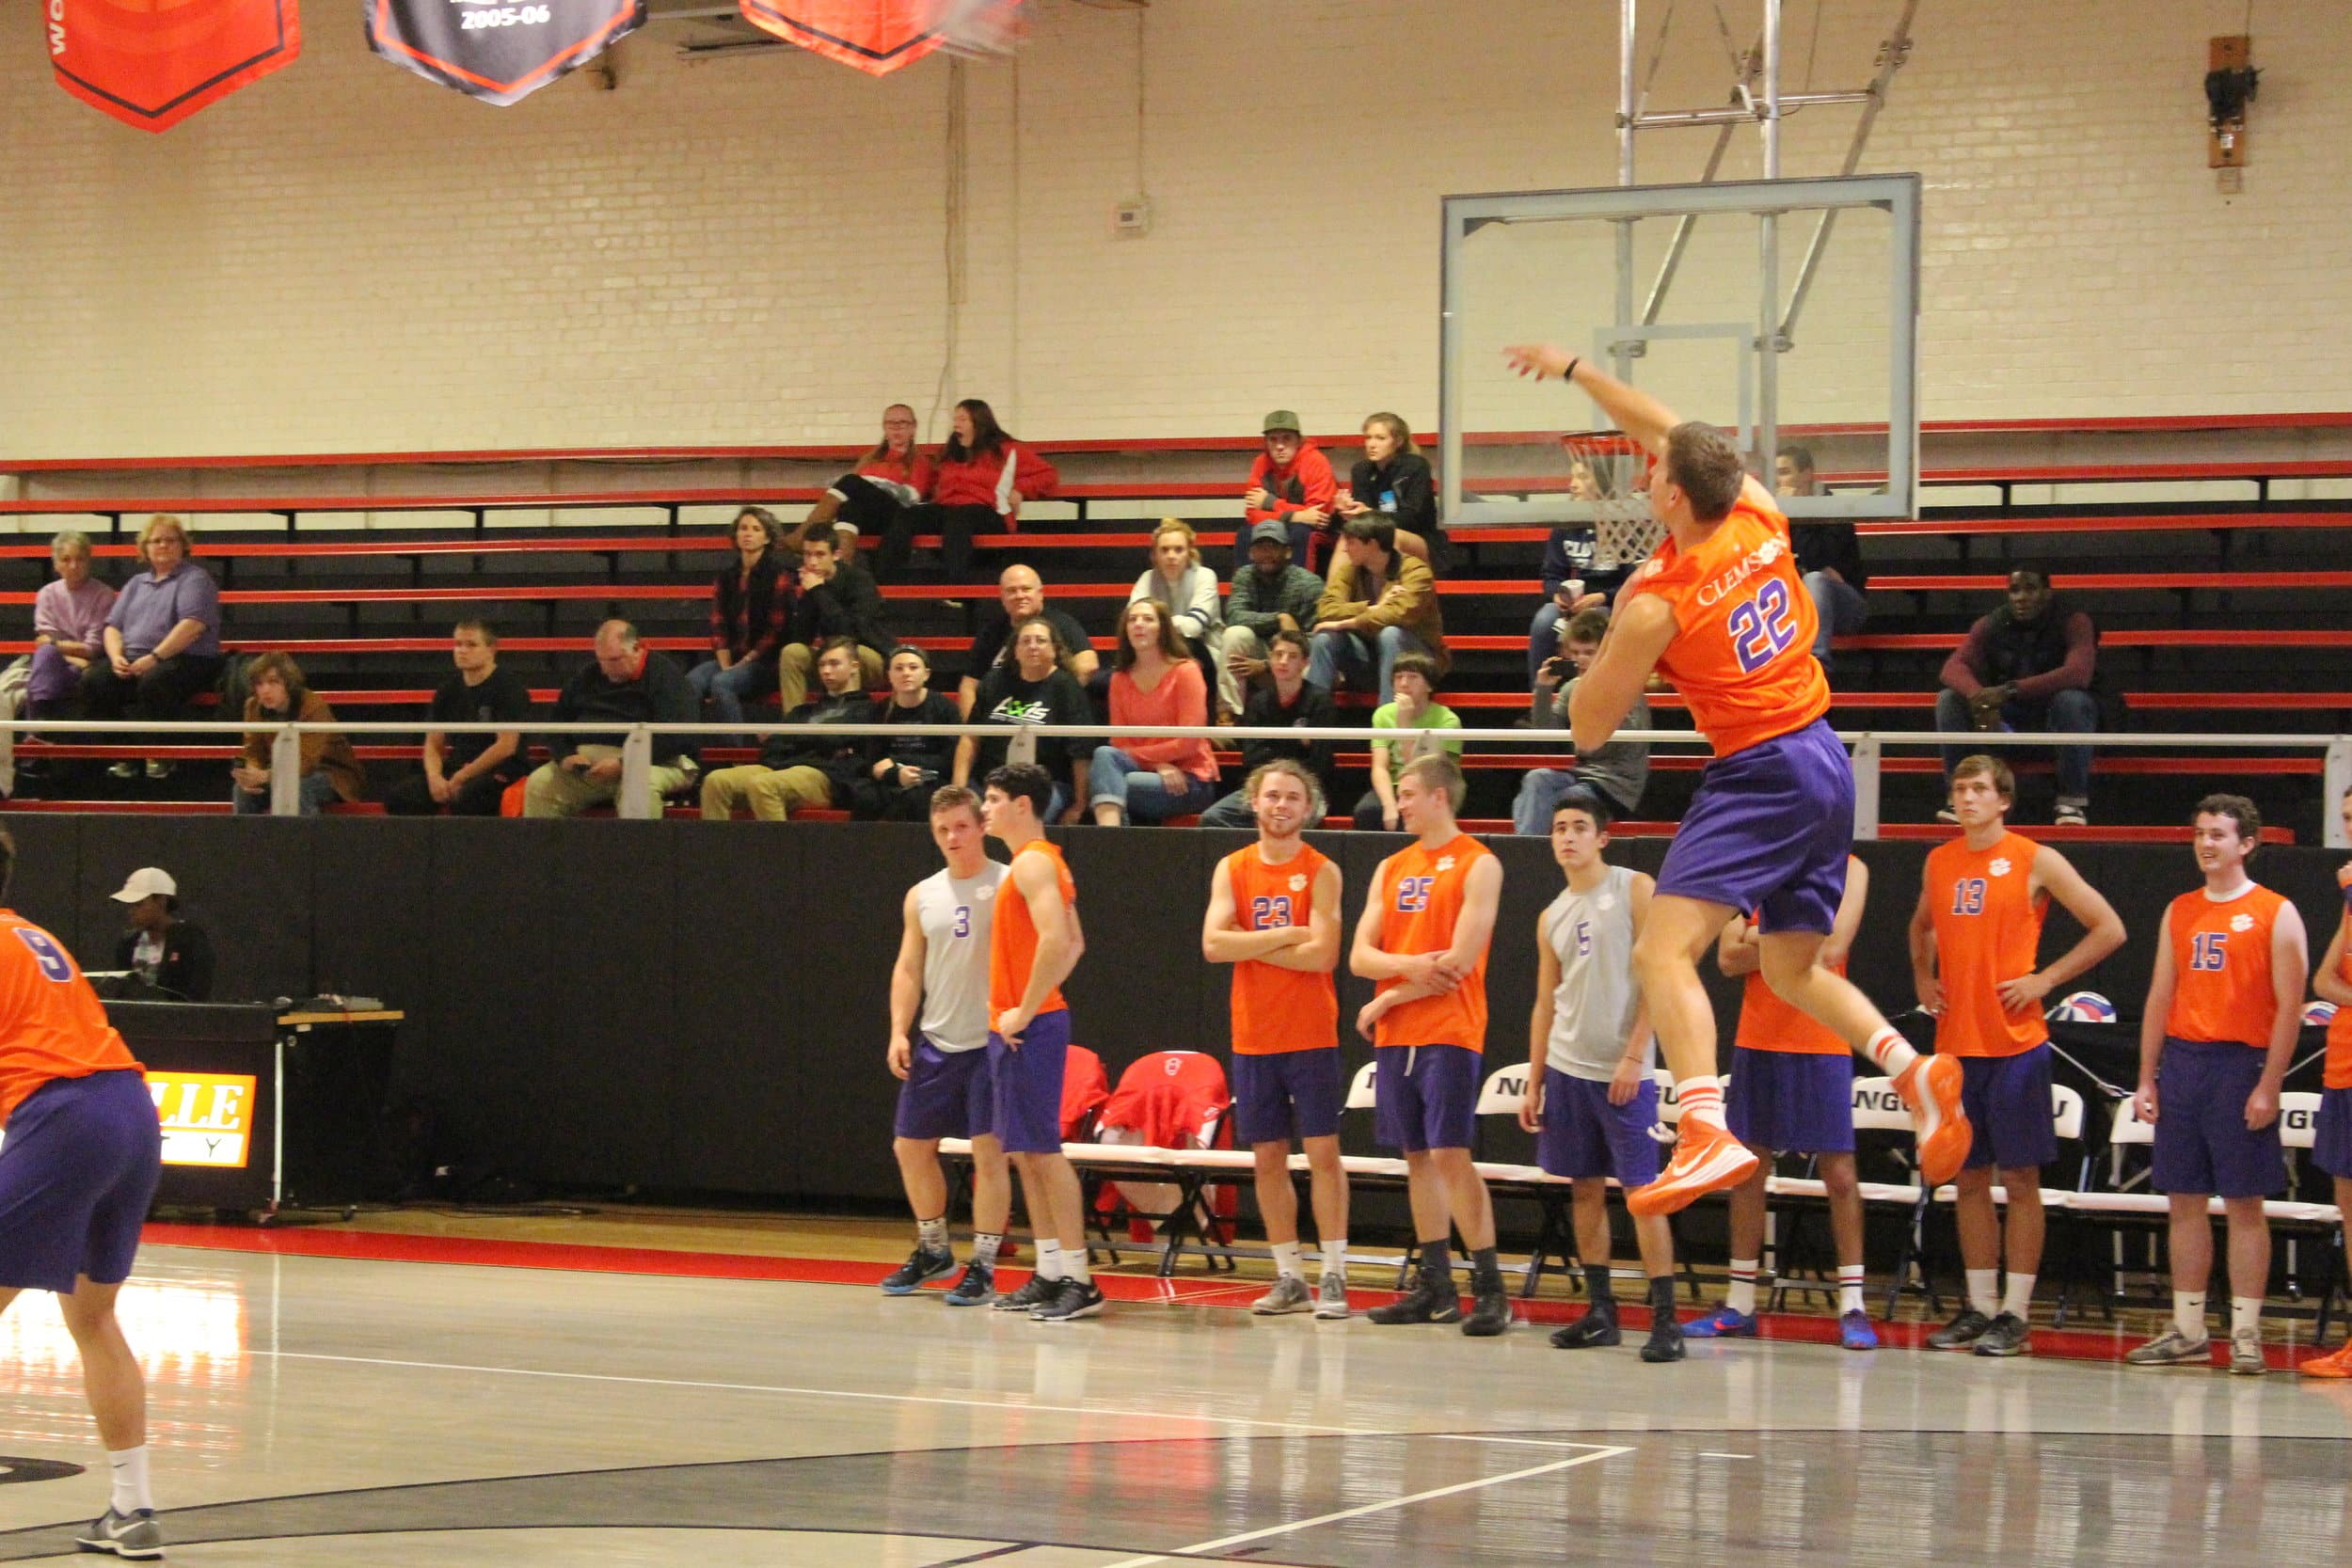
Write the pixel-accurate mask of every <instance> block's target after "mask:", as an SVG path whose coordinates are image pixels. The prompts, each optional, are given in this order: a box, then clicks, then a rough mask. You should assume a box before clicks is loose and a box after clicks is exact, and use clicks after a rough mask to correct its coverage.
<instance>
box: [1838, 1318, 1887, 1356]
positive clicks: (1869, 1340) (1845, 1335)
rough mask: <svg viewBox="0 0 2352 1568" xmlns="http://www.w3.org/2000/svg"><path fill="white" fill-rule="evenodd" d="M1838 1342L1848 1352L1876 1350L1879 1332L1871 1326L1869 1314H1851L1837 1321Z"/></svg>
mask: <svg viewBox="0 0 2352 1568" xmlns="http://www.w3.org/2000/svg"><path fill="white" fill-rule="evenodd" d="M1837 1342H1838V1343H1839V1344H1841V1345H1843V1346H1845V1347H1846V1348H1847V1349H1848V1350H1876V1349H1878V1348H1879V1331H1878V1330H1877V1329H1875V1328H1872V1327H1871V1326H1870V1314H1869V1313H1867V1312H1849V1313H1847V1314H1845V1315H1844V1316H1843V1317H1841V1318H1839V1319H1838V1320H1837Z"/></svg>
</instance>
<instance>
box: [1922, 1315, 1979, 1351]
mask: <svg viewBox="0 0 2352 1568" xmlns="http://www.w3.org/2000/svg"><path fill="white" fill-rule="evenodd" d="M1992 1326H1993V1320H1992V1319H1991V1318H1988V1317H1986V1316H1985V1315H1984V1314H1983V1313H1981V1312H1979V1311H1978V1310H1977V1309H1976V1308H1975V1307H1962V1308H1961V1309H1960V1316H1959V1317H1957V1318H1954V1319H1953V1320H1952V1321H1951V1322H1950V1323H1946V1324H1945V1325H1944V1326H1943V1327H1942V1328H1939V1329H1937V1330H1936V1331H1935V1332H1934V1333H1932V1334H1931V1335H1929V1336H1928V1349H1930V1350H1966V1349H1967V1348H1968V1347H1969V1346H1971V1345H1973V1344H1975V1343H1976V1342H1977V1341H1978V1340H1979V1339H1981V1338H1984V1331H1985V1330H1986V1329H1988V1328H1991V1327H1992Z"/></svg>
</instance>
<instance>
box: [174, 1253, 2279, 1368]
mask: <svg viewBox="0 0 2352 1568" xmlns="http://www.w3.org/2000/svg"><path fill="white" fill-rule="evenodd" d="M140 1239H141V1241H143V1242H144V1243H147V1244H149V1245H151V1246H183V1247H201V1248H206V1249H209V1250H211V1251H215V1252H254V1253H266V1254H270V1255H274V1256H278V1257H300V1258H342V1259H357V1260H361V1261H368V1262H385V1263H459V1264H468V1265H471V1266H474V1267H478V1268H505V1269H558V1270H566V1271H570V1272H574V1273H581V1274H644V1275H669V1276H672V1277H676V1278H692V1279H757V1280H777V1281H786V1282H789V1283H793V1284H802V1285H860V1286H866V1287H871V1286H873V1285H876V1284H879V1283H880V1282H881V1280H882V1276H883V1275H886V1274H888V1273H890V1271H891V1269H892V1267H893V1266H894V1265H892V1264H888V1263H860V1262H851V1261H847V1260H844V1259H832V1258H780V1257H779V1258H771V1257H762V1256H759V1255H756V1254H752V1253H731V1252H684V1251H679V1250H676V1249H674V1248H667V1247H625V1246H583V1245H579V1244H576V1243H568V1242H513V1241H489V1240H486V1239H484V1238H480V1237H470V1236H412V1235H405V1234H401V1233H396V1232H392V1231H382V1230H328V1229H323V1228H317V1227H294V1228H288V1229H266V1228H253V1229H244V1228H229V1227H218V1226H206V1225H163V1224H151V1225H149V1226H147V1227H145V1229H144V1230H143V1231H142V1232H141V1233H140ZM1026 1277H1027V1275H1025V1274H1024V1273H1022V1272H1021V1271H1018V1270H1013V1269H1007V1270H1005V1271H1004V1279H1005V1283H1006V1284H1007V1285H1008V1286H1015V1285H1017V1282H1018V1281H1019V1280H1022V1279H1025V1278H1026ZM1094 1277H1095V1282H1096V1283H1097V1284H1099V1285H1100V1286H1102V1288H1103V1293H1104V1295H1106V1296H1108V1297H1110V1298H1111V1299H1112V1300H1114V1301H1122V1302H1163V1303H1165V1302H1174V1303H1176V1304H1180V1305H1183V1306H1187V1307H1221V1308H1225V1309H1228V1310H1242V1311H1246V1310H1248V1306H1249V1303H1250V1302H1251V1301H1252V1300H1253V1299H1255V1297H1256V1296H1257V1295H1259V1294H1260V1293H1262V1292H1263V1290H1264V1288H1265V1287H1264V1284H1263V1281H1252V1282H1249V1283H1246V1284H1243V1283H1232V1282H1228V1281H1225V1280H1222V1279H1215V1278H1208V1279H1203V1278H1194V1277H1180V1278H1176V1279H1162V1278H1159V1277H1157V1276H1156V1275H1141V1276H1138V1275H1118V1274H1102V1273H1098V1274H1097V1275H1095V1276H1094ZM945 1291H946V1283H945V1282H943V1283H942V1284H941V1285H940V1286H938V1287H937V1288H936V1289H934V1290H927V1291H925V1292H923V1293H925V1294H944V1293H945ZM1226 1298H1230V1299H1226ZM1347 1299H1348V1302H1349V1304H1350V1305H1351V1306H1353V1307H1355V1308H1356V1310H1357V1311H1358V1312H1359V1313H1361V1312H1362V1311H1363V1310H1364V1309H1365V1308H1367V1307H1377V1306H1379V1305H1381V1304H1382V1303H1383V1302H1389V1301H1393V1300H1395V1299H1396V1293H1395V1292H1394V1291H1368V1290H1352V1291H1349V1292H1348V1294H1347ZM1512 1307H1513V1310H1514V1312H1515V1313H1516V1314H1517V1315H1518V1320H1519V1321H1520V1322H1521V1323H1527V1324H1530V1325H1532V1326H1534V1327H1550V1326H1553V1325H1556V1324H1559V1323H1568V1322H1570V1321H1571V1320H1573V1319H1575V1318H1577V1317H1579V1316H1581V1314H1582V1312H1583V1309H1584V1308H1583V1304H1582V1303H1581V1302H1579V1301H1557V1300H1553V1301H1520V1300H1518V1299H1517V1298H1516V1297H1515V1298H1514V1299H1513V1302H1512ZM1618 1313H1619V1316H1620V1317H1621V1318H1622V1319H1623V1321H1624V1323H1625V1326H1626V1330H1627V1334H1628V1338H1631V1336H1632V1335H1633V1333H1634V1332H1635V1331H1637V1330H1638V1331H1641V1332H1647V1330H1648V1328H1649V1309H1648V1308H1647V1307H1643V1306H1640V1305H1638V1304H1636V1303H1633V1302H1629V1301H1622V1300H1621V1301H1620V1304H1619V1307H1618ZM1758 1322H1759V1323H1761V1325H1762V1333H1761V1335H1760V1336H1759V1338H1761V1339H1764V1340H1767V1341H1772V1340H1778V1341H1784V1342H1788V1343H1794V1344H1817V1345H1818V1344H1829V1345H1834V1344H1836V1343H1837V1338H1838V1329H1837V1320H1836V1319H1835V1318H1826V1317H1816V1316H1812V1315H1809V1314H1803V1313H1793V1312H1774V1313H1764V1314H1761V1315H1760V1316H1759V1318H1758ZM1871 1326H1872V1327H1874V1328H1876V1329H1877V1330H1878V1335H1879V1342H1880V1345H1881V1348H1883V1349H1885V1350H1903V1351H1910V1350H1917V1349H1919V1348H1920V1346H1921V1343H1922V1341H1924V1340H1925V1339H1926V1338H1927V1336H1928V1335H1929V1334H1931V1333H1932V1332H1933V1331H1934V1330H1935V1329H1936V1328H1937V1327H1938V1326H1940V1325H1938V1324H1935V1323H1880V1322H1878V1321H1876V1320H1873V1321H1872V1324H1871ZM1442 1331H1443V1332H1449V1333H1450V1332H1453V1331H1452V1330H1450V1329H1447V1330H1442ZM1424 1332H1428V1331H1426V1330H1424ZM2136 1342H2137V1340H2136V1339H2135V1338H2133V1337H2131V1336H2127V1335H2126V1334H2124V1333H2123V1332H2122V1330H2121V1329H2117V1330H2114V1331H2111V1332H2109V1333H2105V1334H2099V1333H2090V1332H2086V1331H2083V1330H2079V1329H2054V1328H2037V1329H2035V1330H2034V1336H2033V1354H2036V1355H2042V1356H2051V1357H2056V1358H2058V1359H2060V1360H2067V1361H2121V1360H2122V1358H2123V1354H2124V1353H2125V1352H2126V1351H2128V1350H2130V1349H2131V1348H2132V1346H2133V1345H2134V1344H2135V1343H2136ZM1692 1343H1693V1344H1694V1345H1697V1344H1698V1343H1699V1341H1695V1340H1694V1341H1692ZM1740 1343H1741V1341H1738V1340H1731V1341H1726V1344H1727V1345H1729V1346H1731V1347H1734V1348H1735V1349H1736V1347H1737V1346H1738V1345H1740ZM2266 1354H2268V1355H2269V1358H2270V1364H2271V1365H2272V1366H2274V1367H2279V1368H2291V1367H2293V1366H2295V1365H2296V1363H2297V1362H2298V1361H2301V1360H2303V1359H2305V1358H2307V1357H2310V1356H2312V1355H2315V1354H2319V1352H2318V1351H2317V1349H2316V1348H2315V1347H2312V1346H2305V1345H2293V1346H2290V1345H2272V1346H2270V1347H2269V1348H2268V1351H2267V1353H2266Z"/></svg>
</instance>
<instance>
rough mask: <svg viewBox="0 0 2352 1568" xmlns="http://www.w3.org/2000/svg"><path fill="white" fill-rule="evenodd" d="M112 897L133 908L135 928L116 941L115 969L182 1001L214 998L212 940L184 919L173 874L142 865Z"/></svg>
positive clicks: (200, 929)
mask: <svg viewBox="0 0 2352 1568" xmlns="http://www.w3.org/2000/svg"><path fill="white" fill-rule="evenodd" d="M109 896H110V897H112V898H113V899H114V901H115V902H116V903H118V904H127V905H129V906H130V908H129V909H128V910H127V911H125V912H126V913H127V914H128V915H129V916H130V919H131V928H130V929H129V930H127V931H125V932H123V933H122V939H121V940H120V941H119V942H116V943H115V967H116V968H117V969H124V970H130V971H131V972H133V973H134V974H137V975H139V976H140V977H141V978H142V979H144V980H146V981H147V983H148V984H149V985H151V986H153V987H154V988H155V989H156V990H160V991H163V992H164V993H165V994H167V995H168V996H172V997H175V998H177V999H178V1000H180V1001H183V1002H209V1001H211V1000H212V997H213V941H212V938H210V937H208V936H206V935H205V934H204V928H203V927H201V926H198V925H195V924H194V923H192V922H190V921H185V920H183V919H181V918H180V884H179V883H178V882H176V881H174V880H173V879H172V876H171V873H170V872H168V871H166V870H165V869H164V868H163V867H162V866H160V865H143V866H141V867H139V868H138V869H137V870H136V871H134V872H132V873H131V875H130V876H129V877H128V878H127V879H124V881H123V884H122V886H121V887H120V888H119V889H118V890H116V891H115V892H114V893H113V894H111V895H109Z"/></svg>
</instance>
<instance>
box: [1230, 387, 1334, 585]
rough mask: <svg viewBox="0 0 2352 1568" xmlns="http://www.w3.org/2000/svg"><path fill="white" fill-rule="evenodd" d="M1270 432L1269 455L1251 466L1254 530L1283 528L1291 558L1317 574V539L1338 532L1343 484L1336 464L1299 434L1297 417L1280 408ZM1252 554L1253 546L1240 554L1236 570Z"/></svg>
mask: <svg viewBox="0 0 2352 1568" xmlns="http://www.w3.org/2000/svg"><path fill="white" fill-rule="evenodd" d="M1264 430H1265V450H1264V451H1262V452H1260V453H1259V454H1258V460H1257V461H1256V462H1255V463H1253V464H1251V465H1250V467H1249V487H1248V489H1246V490H1244V491H1243V492H1242V498H1241V499H1242V505H1243V506H1244V507H1245V508H1246V509H1247V516H1248V524H1249V527H1250V528H1251V529H1252V530H1254V529H1256V528H1257V526H1258V525H1259V524H1261V523H1266V522H1275V523H1280V524H1283V525H1284V533H1285V535H1286V536H1287V537H1288V539H1289V541H1290V547H1291V554H1292V555H1293V557H1295V559H1296V560H1297V561H1298V562H1301V563H1302V564H1304V565H1305V566H1306V567H1307V568H1308V569H1310V570H1311V569H1312V568H1313V566H1314V563H1315V542H1316V540H1317V539H1318V538H1327V537H1328V535H1329V534H1330V533H1331V531H1332V523H1331V501H1332V499H1333V498H1334V497H1336V496H1338V494H1339V493H1340V483H1339V481H1338V479H1337V478H1335V477H1334V476H1333V475H1332V472H1331V460H1330V459H1329V458H1327V457H1326V456H1324V455H1323V452H1322V451H1321V449H1319V448H1317V447H1316V446H1315V445H1314V444H1313V443H1311V442H1310V441H1309V440H1308V439H1307V438H1306V436H1302V435H1301V434H1299V424H1298V416H1297V414H1296V413H1295V412H1293V411H1292V410H1290V409H1288V408H1277V409H1276V410H1275V411H1274V412H1273V413H1271V414H1268V415H1267V416H1266V417H1265V420H1264ZM1253 537H1254V535H1253ZM1246 552H1247V546H1237V547H1236V548H1235V549H1234V551H1233V557H1234V559H1233V564H1234V566H1235V567H1236V568H1238V567H1239V566H1240V565H1241V564H1242V560H1243V557H1244V555H1245V554H1246Z"/></svg>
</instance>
